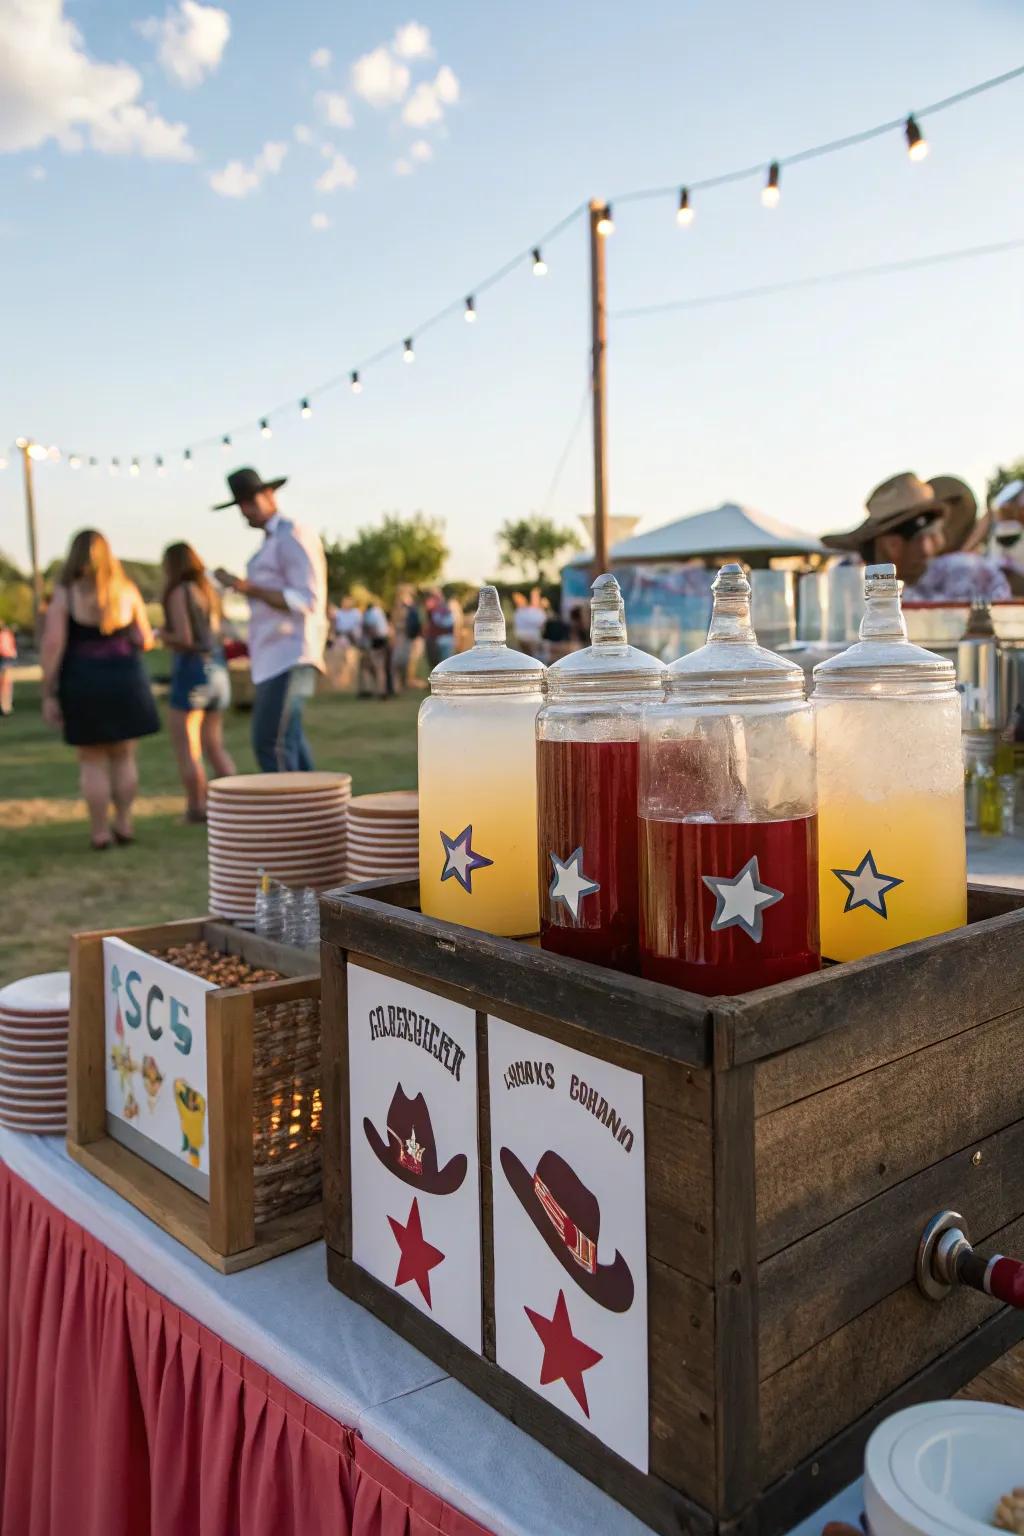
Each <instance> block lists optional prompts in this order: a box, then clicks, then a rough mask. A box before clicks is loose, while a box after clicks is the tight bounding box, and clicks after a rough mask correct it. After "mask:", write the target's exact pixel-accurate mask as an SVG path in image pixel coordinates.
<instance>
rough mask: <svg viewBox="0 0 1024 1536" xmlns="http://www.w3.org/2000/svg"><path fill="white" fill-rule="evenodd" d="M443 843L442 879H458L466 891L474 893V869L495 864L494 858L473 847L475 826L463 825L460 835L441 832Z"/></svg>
mask: <svg viewBox="0 0 1024 1536" xmlns="http://www.w3.org/2000/svg"><path fill="white" fill-rule="evenodd" d="M441 844H442V847H443V848H444V868H443V869H442V871H441V879H442V880H453V879H454V880H457V881H458V882H459V884H460V885H461V886H462V889H463V890H464V891H468V892H469V894H470V895H471V896H472V894H473V871H474V870H475V869H486V868H487V867H488V865H490V864H493V863H494V860H493V859H485V858H484V856H483V854H482V853H476V852H474V849H473V827H472V825H470V826H468V827H463V829H462V831H461V832H460V833H459V835H458V837H455V838H452V837H449V836H448V835H447V834H446V833H444V832H442V833H441Z"/></svg>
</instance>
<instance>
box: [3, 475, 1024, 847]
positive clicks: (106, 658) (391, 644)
mask: <svg viewBox="0 0 1024 1536" xmlns="http://www.w3.org/2000/svg"><path fill="white" fill-rule="evenodd" d="M227 478H228V486H229V489H230V491H231V497H230V499H229V500H228V501H226V502H222V503H220V504H219V505H218V506H217V507H215V508H214V509H213V510H215V511H223V510H225V509H227V508H237V509H238V511H239V512H240V513H241V516H242V518H243V519H244V521H245V522H246V524H247V525H248V526H249V527H250V528H251V529H253V530H254V531H258V532H262V534H263V542H262V544H261V545H260V547H259V549H258V550H257V551H256V553H255V554H254V555H253V556H252V558H251V559H250V560H249V562H248V565H247V567H246V574H245V576H244V577H241V576H238V575H235V574H233V573H232V572H230V571H227V570H225V569H223V568H218V569H217V570H216V571H215V572H214V573H213V574H214V577H215V581H214V580H211V579H210V576H209V575H208V574H207V571H206V568H205V566H204V563H203V560H202V559H201V557H200V555H199V554H198V553H197V552H196V550H195V549H193V548H192V546H191V545H189V544H186V543H182V542H178V543H174V544H171V545H169V546H168V547H167V549H166V550H165V551H164V556H163V579H164V585H163V612H164V623H163V627H162V628H160V629H159V630H158V631H157V634H156V636H155V637H154V634H153V631H152V628H151V625H150V621H149V617H148V615H147V611H146V607H145V604H144V602H143V599H142V596H141V594H140V592H139V589H138V587H137V586H136V585H135V583H134V582H133V581H131V580H130V579H129V578H128V577H127V576H126V575H125V572H124V570H123V567H122V566H121V563H120V561H119V560H118V559H117V557H116V556H115V555H114V553H113V551H112V550H111V548H110V546H109V544H108V543H107V540H106V539H105V538H104V537H103V535H102V534H101V533H98V532H96V531H95V530H93V529H86V530H84V531H82V532H80V533H78V534H76V536H75V537H74V539H73V540H72V542H71V546H70V549H69V551H68V555H67V559H66V561H65V564H64V567H63V571H62V574H61V577H60V579H59V580H58V582H57V585H56V587H55V590H54V593H53V597H52V599H51V601H50V603H49V606H48V609H47V612H46V617H45V623H44V626H43V631H42V639H41V645H40V660H41V666H42V683H43V699H42V710H43V717H44V719H45V720H46V722H47V723H48V724H49V725H51V726H53V727H54V728H56V729H60V730H61V731H62V733H63V736H64V740H65V741H66V742H67V743H68V744H69V745H70V746H73V747H75V748H76V749H77V752H78V759H79V774H80V784H81V791H82V795H83V797H84V799H85V801H86V804H87V806H88V811H89V818H90V840H91V844H92V847H93V848H95V849H97V850H104V849H109V848H111V847H113V846H115V845H117V844H124V843H130V842H132V841H133V838H134V828H133V822H132V806H133V803H134V800H135V796H136V793H137V790H138V769H137V765H136V757H135V743H136V742H137V741H138V740H140V739H141V738H142V737H144V736H149V735H152V734H153V733H155V732H156V731H158V730H159V729H160V717H159V714H158V712H157V708H156V704H155V701H154V697H153V691H152V687H151V682H150V676H149V673H148V671H147V670H146V668H145V667H144V665H143V663H142V659H141V657H142V653H143V652H145V651H148V650H150V649H151V648H152V647H153V646H154V644H155V643H156V641H157V640H159V642H160V643H162V645H163V646H164V647H165V648H166V649H167V650H168V651H169V652H170V653H171V656H172V666H171V677H170V689H169V699H168V703H169V730H170V736H171V741H172V744H173V747H174V752H175V756H176V759H177V764H178V769H179V773H180V776H181V781H182V784H183V786H184V789H185V795H186V819H187V820H188V821H192V822H202V821H204V820H205V818H206V771H207V767H208V768H209V769H210V771H211V772H212V773H213V775H214V776H219V775H223V774H231V773H233V772H234V771H235V767H234V763H233V761H232V759H231V756H230V754H229V753H228V751H227V749H226V747H225V744H224V737H223V719H224V712H225V710H226V709H227V708H228V707H229V706H230V703H231V681H230V674H229V669H228V665H227V658H226V649H225V646H226V641H227V638H228V636H227V632H226V628H225V623H224V616H223V608H222V602H221V595H220V594H221V592H235V593H238V594H240V595H241V596H242V597H244V598H245V599H246V600H247V603H248V607H249V626H248V634H247V637H246V648H247V651H248V659H249V668H250V676H251V685H252V727H251V728H252V746H253V752H254V755H255V757H256V760H257V762H258V764H259V766H260V768H261V769H262V770H263V771H265V772H286V771H292V770H299V771H301V770H307V769H311V768H312V767H313V766H314V765H313V758H312V754H311V752H310V749H309V744H308V742H307V740H306V736H305V732H304V729H303V705H304V702H305V700H306V699H307V698H309V697H310V696H311V695H312V693H313V692H314V690H315V688H316V685H317V679H318V677H319V675H320V674H322V673H326V674H327V676H328V678H329V679H330V681H331V683H332V684H333V686H334V687H335V688H346V687H355V689H356V691H357V693H358V695H359V696H361V697H367V698H386V697H388V696H389V695H392V694H394V693H396V692H399V691H401V690H403V689H406V688H413V687H423V686H425V683H424V679H423V675H422V671H423V664H424V661H425V662H426V664H427V665H428V666H431V667H432V666H434V665H436V664H437V662H438V661H441V660H443V659H444V658H445V657H447V656H450V655H451V654H452V653H453V652H454V651H456V650H459V649H464V648H465V647H466V646H467V645H470V644H472V632H471V625H470V624H469V623H468V622H467V619H466V615H465V614H464V612H463V608H462V606H461V605H460V604H459V603H458V602H457V601H456V600H455V599H454V598H450V597H446V596H445V595H444V593H443V592H442V591H441V589H440V588H439V587H432V588H431V589H430V590H429V591H428V592H427V593H426V594H425V595H424V598H423V600H422V602H421V600H420V598H419V597H418V595H417V593H416V590H415V589H414V587H412V586H411V585H408V584H406V585H403V586H401V587H399V588H398V591H397V594H396V597H395V601H394V605H393V607H392V609H391V611H390V613H387V612H385V610H384V608H383V606H382V605H381V603H380V602H379V601H377V600H376V599H375V598H371V599H369V600H368V601H367V602H366V603H365V604H364V606H363V607H362V608H360V607H358V606H357V605H356V604H355V603H354V602H353V600H352V599H351V598H350V597H343V598H342V599H341V601H340V603H339V604H338V605H337V606H335V605H333V604H330V603H329V602H328V596H327V566H326V561H325V558H324V551H323V545H322V542H321V540H320V538H319V536H318V535H317V534H316V533H315V532H313V530H312V529H310V528H309V527H307V526H305V525H304V524H302V523H298V522H294V521H292V520H291V519H290V518H288V517H286V516H285V515H284V514H283V513H281V512H280V511H279V509H278V505H277V492H278V491H279V490H280V488H281V487H282V486H283V485H284V484H285V480H284V479H283V478H281V479H277V480H270V481H264V480H263V479H262V478H261V476H260V475H259V474H258V473H257V472H256V470H254V469H251V468H246V469H239V470H236V471H235V472H234V473H233V474H230V475H229V476H228V477H227ZM865 510H866V513H867V515H866V517H865V519H864V520H863V521H862V522H861V523H860V524H859V525H858V526H857V527H856V528H854V529H853V530H851V531H850V532H848V533H840V534H835V535H826V536H825V539H824V543H825V544H826V545H827V546H830V547H831V548H833V549H834V550H836V551H837V552H839V553H841V554H842V557H843V558H844V559H845V560H852V559H856V560H863V561H865V562H866V563H871V562H873V561H879V560H881V561H891V562H893V563H894V564H895V566H896V572H897V575H898V576H899V578H900V579H901V580H902V581H904V582H905V583H906V592H905V596H906V597H907V598H908V599H910V600H917V601H926V602H960V603H962V602H971V601H975V600H984V601H999V600H1005V599H1008V598H1011V597H1012V596H1014V595H1024V566H1019V565H1018V564H1017V562H1016V560H1015V559H1014V556H1013V554H1012V551H1011V548H1010V547H1009V546H1010V545H1011V544H1012V543H1013V542H1014V540H1015V539H1016V538H1017V537H1019V535H1020V531H1021V525H1022V523H1024V483H1021V482H1015V483H1014V484H1013V485H1011V486H1008V487H1006V488H1005V490H1004V492H1003V493H1001V495H1000V497H999V498H998V505H996V504H993V506H992V507H991V508H989V509H988V511H987V512H986V514H985V515H984V516H983V517H981V518H979V517H978V506H977V502H976V499H975V497H974V495H973V493H972V492H971V490H970V488H969V487H968V486H967V485H966V484H965V482H963V481H962V480H958V479H956V478H955V477H953V476H940V477H937V478H936V479H933V480H931V481H923V480H921V479H919V478H918V477H917V476H916V475H913V474H910V473H903V474H900V475H896V476H893V477H892V478H891V479H890V480H887V481H885V482H884V483H883V484H882V485H880V486H878V487H876V489H875V490H874V491H873V492H872V493H871V495H870V496H869V497H868V498H867V502H866V505H865ZM1007 532H1009V533H1011V534H1013V535H1014V540H1011V539H1009V538H1008V537H1006V535H1007ZM986 547H988V549H989V551H990V552H986ZM709 579H710V577H709ZM587 628H588V623H587V615H586V612H585V609H584V606H583V605H580V606H579V607H577V608H574V609H573V610H572V612H571V613H570V614H569V616H568V618H567V619H565V618H563V617H562V616H560V615H559V614H558V613H556V612H554V611H552V608H551V606H550V604H549V603H547V601H546V599H545V598H544V597H543V596H542V594H541V592H540V591H539V589H536V588H535V589H534V590H533V591H532V592H531V593H530V594H529V596H527V595H526V594H524V593H522V592H517V593H514V594H513V611H512V638H513V640H514V642H515V643H516V644H517V645H518V646H519V647H520V648H521V649H522V650H524V651H528V652H529V653H530V654H532V655H536V656H539V657H540V658H541V659H542V660H544V661H545V662H549V661H552V660H556V659H557V658H558V657H559V656H561V655H564V654H565V653H566V651H568V650H570V649H574V648H576V647H579V646H581V645H585V644H587V642H588V634H587ZM13 656H14V651H13V636H12V635H11V632H10V630H3V629H0V684H2V685H3V686H2V689H0V706H2V707H0V713H2V714H9V713H10V710H11V707H12V695H11V676H10V668H11V662H12V660H13Z"/></svg>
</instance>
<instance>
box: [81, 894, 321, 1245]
mask: <svg viewBox="0 0 1024 1536" xmlns="http://www.w3.org/2000/svg"><path fill="white" fill-rule="evenodd" d="M109 938H117V939H122V940H124V941H125V942H126V943H127V944H131V945H133V946H135V948H137V949H140V950H143V951H155V950H164V949H167V948H168V947H170V946H172V945H177V944H184V943H188V942H189V941H190V940H196V939H204V940H205V941H206V942H207V943H208V944H209V945H210V947H211V948H213V949H215V950H218V951H220V952H222V953H224V954H234V955H238V956H240V958H241V959H243V960H245V961H247V962H248V963H249V964H251V965H253V966H256V967H260V968H265V969H270V970H274V971H277V972H278V973H279V974H280V975H281V977H282V978H283V979H282V980H280V981H271V982H261V983H258V984H256V985H254V986H245V987H219V988H216V989H215V990H212V991H209V992H207V993H206V995H205V1006H206V1020H205V1025H206V1068H207V1094H206V1098H207V1119H208V1132H209V1181H208V1195H209V1198H208V1199H205V1198H203V1197H202V1196H201V1195H200V1194H198V1193H194V1192H193V1191H192V1190H190V1189H188V1188H185V1187H183V1185H182V1184H181V1183H179V1182H176V1180H175V1179H174V1178H172V1177H170V1176H169V1175H168V1174H167V1173H165V1172H163V1171H161V1169H160V1168H159V1167H156V1166H154V1165H153V1163H152V1162H151V1161H148V1160H147V1159H146V1158H145V1157H143V1156H140V1155H138V1153H137V1152H136V1151H133V1150H131V1149H130V1148H129V1147H128V1146H125V1145H123V1144H122V1142H121V1141H120V1140H118V1139H115V1136H112V1135H111V1134H110V1121H109V1118H108V1114H107V1102H106V1095H107V1061H106V1054H107V1052H106V1022H105V1011H106V1010H105V1001H104V966H103V940H104V939H109ZM179 974H181V973H180V972H179ZM319 999H320V976H319V973H318V971H317V957H316V956H315V955H313V956H310V955H309V954H307V953H304V952H303V951H301V950H295V949H291V948H288V947H287V946H285V945H283V944H277V943H272V942H269V941H267V940H265V939H259V938H257V937H256V936H255V935H253V934H251V933H247V932H245V931H244V930H243V929H240V928H234V927H232V926H230V925H228V924H226V923H222V922H219V921H217V920H215V919H213V918H194V919H189V920H187V921H184V922H174V923H165V924H161V925H159V926H155V927H145V928H127V929H108V930H104V931H100V932H94V933H79V934H75V935H74V936H73V937H72V941H71V1034H70V1041H69V1054H68V1142H67V1144H68V1151H69V1153H70V1154H71V1156H72V1157H73V1158H74V1159H75V1161H76V1162H78V1163H81V1164H82V1166H83V1167H84V1168H87V1169H88V1170H89V1172H90V1173H92V1174H95V1176H96V1177H97V1178H98V1179H102V1180H103V1182H104V1183H105V1184H108V1185H109V1186H110V1188H111V1189H114V1190H116V1191H117V1193H118V1194H119V1195H123V1196H124V1198H125V1199H126V1200H129V1201H130V1202H131V1203H132V1205H134V1206H136V1207H137V1208H138V1209H139V1210H140V1211H142V1213H143V1214H144V1215H145V1216H148V1217H149V1218H150V1219H151V1220H152V1221H155V1222H156V1223H157V1225H158V1226H161V1227H163V1228H164V1230H165V1231H167V1232H169V1233H170V1234H171V1236H172V1237H175V1238H177V1240H178V1241H179V1242H181V1243H184V1245H185V1246H186V1248H190V1249H191V1250H192V1252H193V1253H196V1254H198V1255H199V1257H200V1258H201V1259H204V1260H205V1261H206V1263H207V1264H211V1265H212V1266H213V1267H214V1268H215V1269H219V1270H220V1271H221V1272H222V1273H224V1274H230V1273H233V1272H234V1271H235V1270H239V1269H248V1268H249V1267H250V1266H251V1265H253V1264H260V1263H262V1262H263V1261H264V1260H265V1259H270V1258H273V1257H274V1256H275V1255H276V1254H279V1253H287V1252H288V1251H289V1250H290V1249H292V1248H300V1247H302V1246H303V1244H305V1243H311V1242H314V1241H315V1240H316V1239H317V1238H319V1237H320V1236H321V1235H322V1231H323V1216H322V1205H321V1180H320V1146H319V1143H320V1114H321V1110H320V1052H319ZM114 1129H115V1130H116V1129H117V1128H116V1126H115V1127H114Z"/></svg>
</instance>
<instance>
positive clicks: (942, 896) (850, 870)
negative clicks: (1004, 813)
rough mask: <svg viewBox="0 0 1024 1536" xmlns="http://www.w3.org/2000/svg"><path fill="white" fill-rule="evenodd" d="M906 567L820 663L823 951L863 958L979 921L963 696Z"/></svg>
mask: <svg viewBox="0 0 1024 1536" xmlns="http://www.w3.org/2000/svg"><path fill="white" fill-rule="evenodd" d="M901 586H902V583H900V582H899V581H898V580H897V578H896V567H895V566H894V565H869V566H868V567H867V569H866V571H865V573H864V599H865V605H866V606H865V613H864V617H863V619H862V620H861V626H860V639H859V640H858V641H857V642H856V644H854V645H851V646H850V647H849V648H848V649H847V650H845V651H843V652H842V653H841V654H840V655H838V656H834V657H832V658H831V660H829V661H825V662H821V663H820V664H819V665H818V666H816V667H815V669H814V692H813V695H812V701H813V704H814V708H815V714H816V716H817V725H818V815H819V833H820V836H819V854H820V869H821V942H822V953H823V954H824V955H826V956H827V957H828V958H829V959H831V960H854V959H857V958H859V957H860V956H862V955H870V954H875V953H877V952H879V951H880V950H885V949H892V948H894V947H895V946H896V945H897V944H907V943H909V942H910V941H911V940H913V939H921V938H925V937H927V936H928V935H929V934H933V933H943V932H945V931H946V930H947V929H949V928H956V927H958V926H959V925H960V924H962V923H964V922H966V921H967V857H966V847H965V838H964V773H963V758H962V753H961V740H960V713H961V704H960V696H959V694H958V693H957V690H956V673H955V671H954V668H953V664H952V662H950V661H946V660H944V659H943V658H942V657H941V656H936V655H935V654H934V653H933V652H932V651H926V650H923V649H922V648H921V647H920V646H918V645H912V644H911V642H910V641H909V640H908V639H907V626H906V621H905V620H904V618H903V614H902V611H901V608H900V589H901Z"/></svg>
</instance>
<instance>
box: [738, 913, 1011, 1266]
mask: <svg viewBox="0 0 1024 1536" xmlns="http://www.w3.org/2000/svg"><path fill="white" fill-rule="evenodd" d="M999 921H1001V919H999V918H997V919H996V922H999ZM1022 950H1024V945H1022ZM889 1006H890V1002H889V999H888V998H887V999H886V1007H889ZM1022 1052H1024V1031H1022V1028H1021V1021H1020V1018H1019V1017H1018V1016H1017V1015H1016V1014H1011V1015H1008V1016H1006V1017H1003V1018H999V1019H994V1020H993V1021H992V1022H990V1023H988V1024H980V1025H978V1026H977V1027H976V1028H975V1029H973V1030H968V1031H965V1033H963V1034H962V1035H958V1036H956V1037H955V1038H954V1039H951V1040H944V1041H940V1042H939V1043H938V1044H936V1045H932V1046H929V1047H928V1048H927V1049H925V1050H922V1051H918V1052H917V1053H916V1054H915V1055H913V1056H909V1057H906V1058H904V1059H903V1060H901V1061H896V1062H892V1063H890V1064H889V1065H887V1066H884V1067H879V1068H877V1070H875V1071H874V1072H867V1073H864V1074H863V1075H862V1076H860V1077H856V1078H853V1079H851V1080H850V1081H848V1082H844V1083H840V1084H838V1085H837V1086H836V1087H835V1088H830V1089H826V1090H824V1091H823V1092H821V1093H817V1094H814V1095H813V1096H812V1097H811V1098H807V1099H801V1100H800V1101H799V1102H798V1103H796V1104H791V1105H788V1106H787V1107H786V1108H784V1109H778V1110H775V1111H774V1112H773V1113H772V1114H770V1115H764V1116H762V1117H761V1119H760V1120H758V1121H757V1124H756V1146H757V1220H758V1255H759V1257H760V1258H767V1257H768V1255H769V1254H772V1253H776V1252H778V1250H779V1249H781V1248H785V1247H787V1246H788V1245H789V1244H790V1243H793V1242H796V1240H797V1239H798V1238H800V1237H803V1236H804V1235H805V1234H806V1233H808V1232H814V1231H816V1230H817V1229H818V1228H819V1227H821V1226H824V1225H825V1223H826V1222H828V1221H832V1220H834V1219H835V1218H836V1217H837V1216H840V1215H842V1214H843V1212H844V1211H847V1210H849V1209H851V1207H853V1206H855V1205H858V1204H861V1203H862V1202H864V1201H865V1200H870V1199H872V1198H873V1197H874V1196H875V1195H878V1194H880V1193H881V1192H882V1191H883V1190H885V1189H890V1188H891V1187H892V1186H893V1185H894V1184H898V1183H900V1182H901V1181H902V1180H904V1179H906V1178H909V1177H910V1175H911V1174H914V1173H917V1172H918V1171H919V1170H920V1169H921V1168H925V1167H928V1166H929V1165H930V1164H932V1163H934V1162H937V1161H939V1159H941V1158H943V1157H948V1156H949V1155H950V1154H952V1153H953V1152H955V1151H958V1150H959V1149H960V1148H962V1147H965V1146H970V1145H971V1143H972V1142H975V1141H980V1140H981V1139H982V1138H983V1137H985V1136H989V1135H991V1134H992V1133H993V1132H994V1131H996V1130H999V1129H1002V1128H1003V1127H1004V1126H1007V1125H1011V1124H1013V1123H1014V1122H1015V1121H1016V1120H1018V1119H1019V1118H1020V1115H1021V1087H1020V1084H1021V1064H1022Z"/></svg>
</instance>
